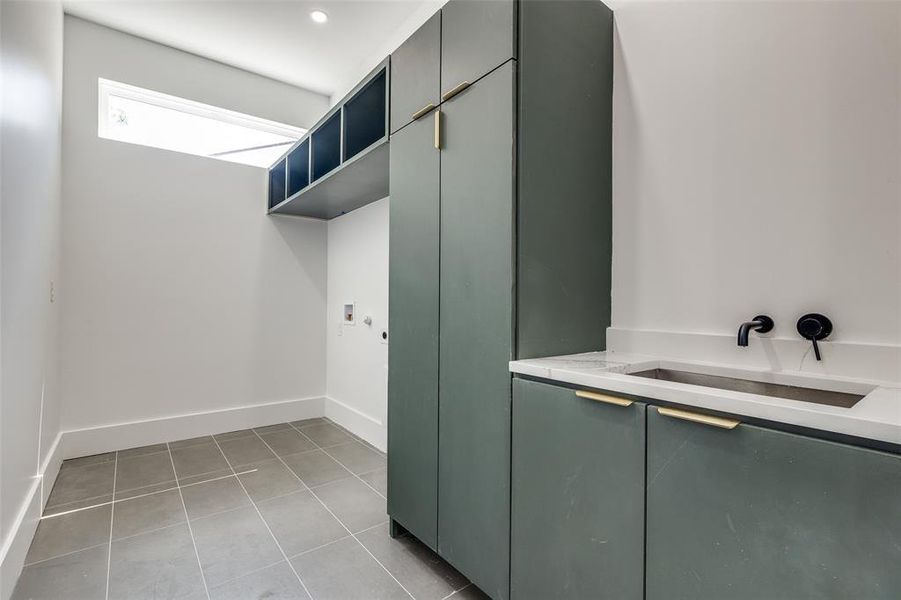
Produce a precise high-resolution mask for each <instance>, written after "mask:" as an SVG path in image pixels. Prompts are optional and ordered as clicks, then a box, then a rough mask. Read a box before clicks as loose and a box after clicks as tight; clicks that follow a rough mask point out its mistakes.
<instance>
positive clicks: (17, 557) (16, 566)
mask: <svg viewBox="0 0 901 600" xmlns="http://www.w3.org/2000/svg"><path fill="white" fill-rule="evenodd" d="M61 439H62V434H58V435H57V436H56V439H55V440H54V441H53V446H51V448H50V451H49V452H48V454H47V459H46V460H45V461H44V464H43V465H41V469H40V473H39V474H38V475H36V476H35V477H34V479H33V480H32V483H31V487H30V488H29V490H28V495H27V496H26V497H25V502H23V503H22V507H21V509H20V510H19V514H17V515H16V519H15V520H14V521H13V523H12V526H11V527H10V528H9V532H8V533H7V537H6V540H5V543H4V545H3V548H0V598H2V600H8V599H9V598H10V597H11V596H12V593H13V590H14V589H15V587H16V582H17V581H18V580H19V575H21V573H22V567H23V566H24V565H25V556H26V555H27V554H28V548H29V547H30V546H31V540H32V539H34V532H35V530H36V529H37V527H38V521H39V520H40V518H41V513H42V512H43V511H44V504H46V502H47V497H48V496H49V495H50V490H51V489H53V484H54V482H55V481H56V476H57V475H58V474H59V468H60V465H61V464H62V462H63V458H62V453H61V449H62V444H61V443H60V441H61Z"/></svg>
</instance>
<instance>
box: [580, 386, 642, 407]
mask: <svg viewBox="0 0 901 600" xmlns="http://www.w3.org/2000/svg"><path fill="white" fill-rule="evenodd" d="M576 396H578V397H579V398H585V399H586V400H594V401H595V402H603V403H605V404H615V405H617V406H632V400H627V399H626V398H619V397H617V396H608V395H607V394H599V393H597V392H586V391H585V390H576Z"/></svg>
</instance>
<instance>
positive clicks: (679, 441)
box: [646, 407, 901, 600]
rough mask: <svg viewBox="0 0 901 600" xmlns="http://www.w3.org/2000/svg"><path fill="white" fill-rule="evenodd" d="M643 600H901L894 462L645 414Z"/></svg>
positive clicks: (838, 447)
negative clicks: (645, 577)
mask: <svg viewBox="0 0 901 600" xmlns="http://www.w3.org/2000/svg"><path fill="white" fill-rule="evenodd" d="M647 439H648V445H647V563H646V570H647V581H646V585H647V588H646V598H647V600H664V599H665V600H676V599H680V598H685V599H691V600H705V599H710V600H727V599H728V600H731V599H745V598H747V599H755V600H757V599H759V600H763V599H766V600H772V599H777V598H779V599H782V598H784V599H791V600H802V599H817V600H819V599H829V598H834V599H842V600H845V599H867V600H875V599H882V598H884V599H895V600H897V599H898V598H901V456H897V455H893V454H887V453H882V452H877V451H874V450H868V449H864V448H857V447H853V446H848V445H844V444H839V443H834V442H829V441H823V440H818V439H813V438H809V437H805V436H801V435H795V434H791V433H785V432H780V431H774V430H771V429H765V428H762V427H756V426H751V425H746V424H741V425H738V426H737V427H736V428H734V429H731V430H728V429H720V428H716V427H712V426H709V425H704V424H699V423H693V422H689V421H684V420H680V419H676V418H673V417H669V416H664V415H662V414H660V413H659V412H658V410H657V409H656V408H653V407H650V408H648V432H647Z"/></svg>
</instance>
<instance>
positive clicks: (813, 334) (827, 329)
mask: <svg viewBox="0 0 901 600" xmlns="http://www.w3.org/2000/svg"><path fill="white" fill-rule="evenodd" d="M798 333H800V334H801V337H802V338H804V339H805V340H810V341H811V343H813V353H814V355H815V356H816V357H817V360H823V359H822V357H820V347H819V346H818V345H817V340H824V339H826V338H827V337H829V334H830V333H832V321H830V320H829V317H826V316H823V315H821V314H818V313H810V314H807V315H804V316H803V317H801V318H800V319H798Z"/></svg>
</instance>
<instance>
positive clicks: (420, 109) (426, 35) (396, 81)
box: [391, 11, 441, 133]
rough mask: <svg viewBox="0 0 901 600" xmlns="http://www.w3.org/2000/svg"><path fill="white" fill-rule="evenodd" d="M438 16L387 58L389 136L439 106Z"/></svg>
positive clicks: (437, 14)
mask: <svg viewBox="0 0 901 600" xmlns="http://www.w3.org/2000/svg"><path fill="white" fill-rule="evenodd" d="M440 97H441V12H440V11H439V12H437V13H435V14H434V15H432V17H431V18H430V19H429V20H428V21H426V22H425V24H424V25H423V26H422V27H420V28H419V29H417V30H416V32H415V33H414V34H413V35H411V36H410V37H409V38H408V39H407V41H405V42H404V43H403V44H401V46H400V47H399V48H398V49H397V50H395V51H394V53H393V54H392V55H391V132H392V133H393V132H395V131H397V130H398V129H400V128H401V127H403V126H404V125H406V124H407V123H409V122H410V121H412V120H413V119H414V117H420V116H424V114H423V113H425V112H427V111H428V108H429V107H430V106H437V105H438V104H439V103H440V102H441V98H440Z"/></svg>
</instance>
